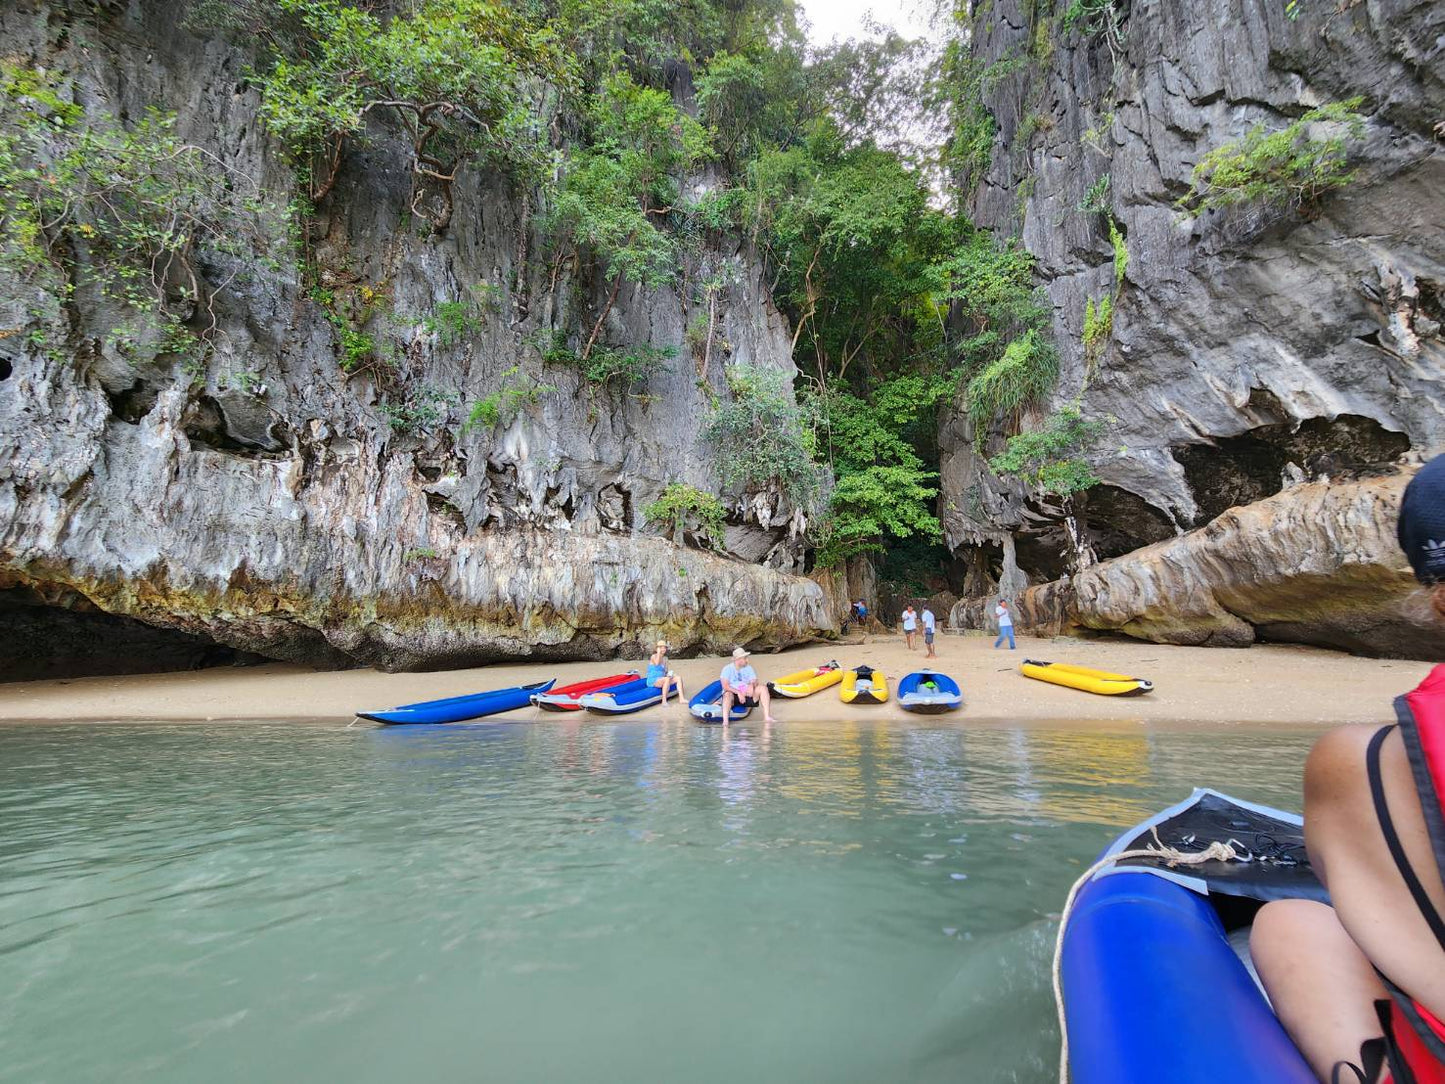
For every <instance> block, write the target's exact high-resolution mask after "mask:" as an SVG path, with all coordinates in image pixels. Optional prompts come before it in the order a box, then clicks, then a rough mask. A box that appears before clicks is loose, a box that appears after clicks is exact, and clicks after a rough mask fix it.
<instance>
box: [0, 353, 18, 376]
mask: <svg viewBox="0 0 1445 1084" xmlns="http://www.w3.org/2000/svg"><path fill="white" fill-rule="evenodd" d="M14 371H15V368H14V366H12V365H11V364H10V361H9V359H8V358H0V380H9V379H10V374H11V373H13V372H14Z"/></svg>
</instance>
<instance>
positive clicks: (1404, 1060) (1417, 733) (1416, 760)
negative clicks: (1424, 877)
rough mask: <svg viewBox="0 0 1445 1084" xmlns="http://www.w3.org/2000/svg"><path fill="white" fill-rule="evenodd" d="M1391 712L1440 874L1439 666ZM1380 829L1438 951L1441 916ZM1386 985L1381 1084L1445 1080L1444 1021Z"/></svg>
mask: <svg viewBox="0 0 1445 1084" xmlns="http://www.w3.org/2000/svg"><path fill="white" fill-rule="evenodd" d="M1395 715H1396V717H1397V718H1398V720H1399V723H1400V733H1401V736H1402V737H1404V739H1405V749H1406V752H1407V753H1408V754H1409V757H1410V769H1411V772H1412V774H1413V775H1414V777H1415V789H1416V790H1417V791H1419V794H1420V806H1421V808H1422V809H1423V810H1424V813H1425V827H1426V830H1427V831H1428V833H1429V835H1430V843H1431V845H1432V849H1433V850H1434V852H1435V865H1436V867H1437V872H1438V873H1439V874H1441V875H1442V876H1445V801H1442V799H1445V666H1437V667H1435V669H1433V670H1431V671H1430V673H1429V675H1428V676H1427V677H1426V678H1425V680H1424V681H1422V682H1421V683H1420V686H1419V688H1417V689H1416V690H1415V691H1414V692H1411V693H1406V694H1405V695H1404V696H1401V697H1399V698H1398V699H1396V701H1395ZM1377 744H1378V743H1372V745H1377ZM1371 752H1372V757H1371V760H1372V763H1371V764H1370V765H1369V767H1370V769H1371V773H1370V774H1371V788H1372V789H1373V790H1374V792H1375V807H1376V812H1377V813H1379V812H1380V811H1381V807H1382V803H1383V795H1382V792H1381V785H1380V783H1379V781H1378V763H1377V762H1376V761H1375V758H1376V757H1377V756H1378V753H1377V751H1376V750H1375V749H1373V748H1372V750H1371ZM1381 827H1382V828H1383V829H1385V837H1386V841H1387V842H1388V843H1389V844H1390V849H1391V852H1392V854H1393V855H1394V858H1395V862H1396V865H1398V866H1400V873H1401V875H1402V876H1403V877H1404V878H1405V882H1406V884H1407V885H1408V886H1409V888H1410V891H1411V894H1412V895H1413V896H1414V897H1415V901H1416V903H1417V904H1418V905H1419V906H1420V909H1421V911H1422V912H1423V913H1424V915H1425V918H1426V921H1428V922H1429V923H1430V928H1431V929H1432V930H1433V931H1434V932H1435V937H1436V939H1437V940H1438V941H1439V942H1440V947H1441V949H1442V950H1445V920H1442V918H1441V916H1440V915H1439V913H1438V912H1437V911H1436V910H1435V907H1434V906H1433V905H1432V904H1431V903H1430V901H1429V900H1428V899H1427V898H1425V897H1424V890H1423V888H1422V887H1421V886H1420V884H1419V881H1418V880H1417V879H1416V877H1415V873H1414V872H1413V870H1412V869H1411V868H1410V865H1409V863H1408V862H1407V861H1404V853H1403V851H1401V850H1399V841H1398V838H1397V837H1396V836H1395V834H1394V828H1393V826H1392V825H1391V824H1390V823H1389V819H1388V815H1385V816H1384V817H1383V818H1382V820H1381ZM1386 985H1387V986H1389V989H1390V993H1391V999H1390V1001H1389V1002H1386V1003H1383V1004H1382V1006H1381V1011H1380V1018H1381V1021H1382V1022H1383V1023H1384V1025H1385V1039H1386V1045H1387V1048H1388V1051H1389V1064H1390V1075H1389V1076H1388V1077H1387V1078H1386V1082H1387V1084H1445V1022H1442V1021H1441V1020H1440V1019H1439V1018H1438V1017H1436V1016H1435V1015H1434V1014H1433V1013H1432V1012H1430V1010H1429V1009H1427V1008H1425V1006H1423V1005H1421V1004H1420V1003H1419V1002H1417V1001H1415V1000H1414V999H1412V998H1410V997H1409V996H1407V995H1406V994H1405V993H1404V992H1402V991H1401V990H1398V989H1396V988H1395V987H1394V986H1393V985H1391V984H1389V983H1387V984H1386Z"/></svg>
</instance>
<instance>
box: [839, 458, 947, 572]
mask: <svg viewBox="0 0 1445 1084" xmlns="http://www.w3.org/2000/svg"><path fill="white" fill-rule="evenodd" d="M937 477H938V475H937V474H934V473H932V472H931V471H923V470H919V469H918V468H916V467H913V466H874V467H869V468H867V469H866V470H862V471H857V472H854V473H850V474H845V475H843V476H842V477H841V478H839V479H838V483H837V485H835V486H834V487H833V493H832V496H831V497H830V499H829V502H828V516H827V518H826V519H824V520H823V522H822V524H821V525H820V527H819V530H818V532H817V536H816V539H815V542H816V545H817V550H818V556H817V561H818V564H819V565H821V566H823V567H825V568H827V567H832V566H833V565H836V564H838V563H839V562H841V561H843V560H845V559H847V558H848V557H851V556H854V555H855V554H859V553H869V552H877V551H880V550H883V549H885V548H886V547H885V544H884V541H885V539H887V538H890V537H891V538H909V537H912V536H914V535H918V536H920V537H921V538H923V539H925V540H927V541H937V539H938V538H939V535H940V527H939V523H938V517H937V516H935V515H934V514H933V512H932V511H931V510H930V509H931V508H932V505H933V501H934V498H936V497H937V496H938V489H937V487H936V486H933V485H930V484H929V483H931V482H932V481H934V480H935V479H936V478H937Z"/></svg>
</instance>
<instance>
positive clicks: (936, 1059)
mask: <svg viewBox="0 0 1445 1084" xmlns="http://www.w3.org/2000/svg"><path fill="white" fill-rule="evenodd" d="M1311 737H1312V735H1310V734H1308V733H1300V732H1272V733H1271V732H1249V731H1245V730H1237V731H1231V732H1214V733H1183V732H1164V731H1157V730H1151V729H1148V728H1142V727H1137V726H1127V725H1124V726H1120V727H1116V728H1111V729H1109V730H1106V731H1100V730H1097V729H1080V728H1071V727H1060V728H1045V729H1023V728H982V729H971V728H969V727H968V726H966V725H965V726H961V727H960V726H951V725H947V726H929V725H921V726H919V725H904V724H897V723H889V722H886V721H880V720H876V719H865V718H862V717H861V716H859V715H854V716H849V717H844V718H840V719H839V720H838V721H837V722H835V723H830V724H792V725H781V724H780V725H777V726H773V727H768V726H765V725H763V724H762V723H761V721H753V720H749V721H748V722H747V723H744V724H742V725H735V726H730V727H728V728H727V730H726V731H723V730H722V729H721V728H718V727H700V726H695V725H693V724H692V723H691V722H690V721H686V720H680V719H678V720H673V719H665V718H663V719H652V718H648V717H639V718H636V719H629V720H623V721H610V720H609V721H605V722H598V721H596V720H593V719H587V718H579V717H575V716H558V717H557V718H555V719H553V718H550V717H549V718H546V719H544V720H542V721H540V722H536V723H525V722H524V723H501V724H483V725H476V726H458V727H448V728H429V729H417V730H403V729H394V730H374V731H368V730H362V729H359V728H358V729H353V730H341V729H337V730H327V729H321V728H309V727H306V728H292V727H285V726H265V727H219V726H195V727H182V726H172V727H154V728H147V727H122V728H109V729H107V728H103V727H82V726H67V727H55V726H52V727H33V728H29V727H26V728H3V729H0V961H3V966H0V1021H3V1027H0V1080H25V1081H28V1080H36V1079H55V1080H88V1079H144V1080H146V1081H155V1080H159V1081H166V1080H176V1081H181V1080H187V1081H189V1080H197V1079H205V1080H208V1081H216V1082H226V1081H241V1080H254V1079H337V1078H339V1077H342V1076H344V1077H346V1078H347V1079H348V1080H351V1081H356V1082H362V1084H365V1082H369V1081H377V1082H380V1081H389V1080H394V1079H398V1078H403V1077H406V1078H414V1077H422V1078H425V1079H429V1080H474V1079H477V1078H478V1076H479V1075H482V1076H485V1077H486V1078H488V1079H505V1080H543V1079H545V1080H595V1079H688V1080H698V1081H713V1080H716V1081H728V1082H729V1084H732V1082H734V1081H735V1080H736V1079H737V1078H738V1077H740V1076H742V1077H749V1078H752V1079H755V1080H758V1081H773V1080H799V1079H826V1080H830V1081H833V1080H837V1081H876V1080H895V1079H918V1080H932V1079H938V1080H943V1079H952V1080H958V1079H969V1080H1010V1079H1011V1080H1020V1081H1040V1082H1041V1081H1044V1080H1046V1079H1048V1077H1049V1070H1048V1061H1049V1056H1048V1054H1049V1048H1050V1046H1051V1043H1052V1035H1051V1028H1052V1024H1051V1022H1050V1019H1049V1013H1048V995H1047V962H1046V958H1047V944H1048V935H1049V931H1050V929H1051V927H1050V925H1049V916H1050V915H1051V914H1052V913H1053V912H1054V910H1055V909H1056V908H1057V907H1058V904H1059V901H1060V899H1061V898H1062V894H1063V892H1064V890H1065V888H1066V886H1067V884H1068V883H1069V881H1070V880H1072V877H1073V875H1074V874H1075V872H1076V871H1077V869H1078V868H1079V865H1080V863H1081V862H1084V861H1087V860H1088V859H1089V858H1090V857H1091V856H1092V855H1093V854H1094V853H1096V851H1097V850H1098V848H1099V847H1100V846H1101V845H1102V844H1103V843H1104V842H1105V841H1107V839H1108V838H1109V837H1110V836H1111V835H1112V834H1113V832H1114V831H1115V830H1116V829H1117V828H1120V827H1123V826H1124V825H1126V824H1129V823H1132V822H1134V821H1135V820H1137V819H1138V818H1139V817H1140V816H1141V815H1142V814H1143V813H1145V812H1147V811H1150V810H1153V809H1156V808H1159V807H1161V806H1162V805H1164V804H1166V803H1168V802H1172V801H1176V800H1178V799H1179V798H1180V797H1182V796H1183V795H1184V794H1185V793H1187V792H1188V790H1189V789H1190V788H1191V787H1192V786H1194V785H1195V784H1201V785H1209V784H1212V785H1216V786H1223V787H1225V789H1229V790H1231V791H1234V792H1236V793H1237V794H1238V795H1239V796H1240V797H1242V798H1249V799H1255V800H1261V801H1266V802H1271V803H1273V804H1277V805H1285V806H1290V805H1294V804H1296V803H1297V800H1298V778H1299V775H1298V773H1299V765H1300V763H1301V761H1302V758H1303V755H1304V752H1305V750H1306V749H1307V747H1308V744H1309V741H1310V738H1311ZM116 991H124V996H123V997H117V996H116ZM78 1021H83V1022H84V1026H83V1027H77V1026H76V1025H77V1022H78ZM739 1035H742V1036H746V1037H747V1039H746V1041H745V1042H741V1041H739V1040H738V1038H737V1037H738V1036H739ZM58 1036H66V1037H67V1038H66V1040H65V1041H64V1042H60V1041H58V1039H57V1037H58ZM559 1037H565V1039H560V1038H559ZM479 1067H485V1068H484V1069H483V1068H479Z"/></svg>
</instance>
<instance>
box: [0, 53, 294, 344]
mask: <svg viewBox="0 0 1445 1084" xmlns="http://www.w3.org/2000/svg"><path fill="white" fill-rule="evenodd" d="M70 97H71V90H70V87H69V86H68V85H67V84H66V83H64V82H63V81H62V80H60V79H59V78H57V77H56V76H54V75H52V74H49V73H45V72H40V71H35V70H31V69H29V68H25V67H21V66H18V65H15V64H10V63H5V62H0V267H3V268H4V269H6V270H8V271H10V272H13V273H15V274H17V275H20V276H22V277H32V276H36V275H46V276H51V277H53V278H55V279H59V280H61V281H58V282H55V283H54V289H55V290H56V292H57V293H60V294H62V295H63V296H65V297H70V296H73V294H74V292H75V290H76V288H77V286H78V285H79V284H81V283H86V284H89V285H92V286H94V287H96V288H98V289H99V291H100V292H101V293H103V294H104V295H105V296H106V297H107V298H108V299H110V300H111V301H113V302H116V303H118V304H119V305H120V306H121V307H123V308H124V309H125V310H127V316H126V317H125V318H123V323H124V326H123V327H121V328H117V329H116V332H115V336H116V339H117V340H120V339H124V340H126V341H127V342H129V343H130V344H131V346H132V348H133V350H134V351H136V352H139V351H140V350H141V349H142V348H144V349H145V350H146V351H148V352H150V353H185V354H190V353H193V352H195V351H198V350H199V351H202V352H203V351H204V347H203V344H202V343H201V342H200V339H204V338H205V337H206V336H208V335H209V334H210V332H211V331H213V330H214V328H215V323H216V321H215V316H214V298H215V295H216V294H218V293H220V292H222V291H224V290H225V289H226V288H227V287H228V286H229V285H230V284H231V282H232V281H234V280H235V279H236V278H237V276H238V275H241V274H243V273H244V271H245V265H246V264H247V263H251V264H257V265H261V266H266V267H279V266H280V264H281V262H282V260H283V259H289V257H290V252H289V251H288V245H289V243H290V241H291V231H290V229H289V227H288V225H287V222H286V214H287V209H286V208H284V207H281V206H278V205H273V204H269V203H267V202H265V201H264V200H263V199H262V198H261V195H260V189H259V187H258V185H257V184H256V182H255V180H254V179H252V178H250V177H247V176H244V175H242V174H240V173H238V172H236V171H235V170H233V169H231V168H230V167H229V166H227V165H226V164H225V163H224V162H221V161H220V160H219V159H217V158H216V157H215V156H214V155H212V154H211V153H210V152H208V151H206V150H204V149H202V148H200V147H197V146H193V145H191V144H189V143H186V142H185V141H184V140H182V139H181V138H179V137H178V136H177V135H176V132H175V123H176V121H175V116H174V115H173V114H170V113H163V112H161V111H159V110H156V109H151V110H147V111H146V112H145V113H144V114H143V115H142V116H140V117H139V118H138V119H136V120H135V121H134V122H132V123H131V124H129V125H127V124H124V123H122V122H121V120H120V119H118V118H117V117H115V116H114V115H112V114H110V113H106V112H102V111H101V110H99V109H97V110H95V111H94V112H93V113H92V114H90V115H87V114H86V112H85V110H84V109H82V108H81V107H80V106H79V105H77V104H75V102H73V101H71V100H70ZM182 320H184V321H186V324H185V325H183V324H182ZM177 335H180V336H184V337H186V338H188V339H190V340H191V342H190V344H189V346H187V347H186V348H185V349H183V350H177V349H176V348H175V346H176V336H177Z"/></svg>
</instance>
